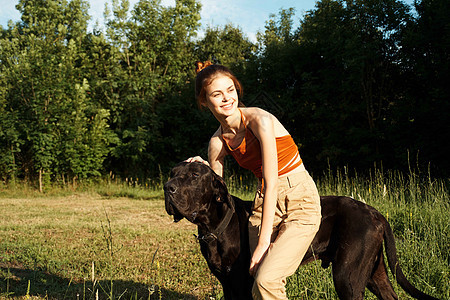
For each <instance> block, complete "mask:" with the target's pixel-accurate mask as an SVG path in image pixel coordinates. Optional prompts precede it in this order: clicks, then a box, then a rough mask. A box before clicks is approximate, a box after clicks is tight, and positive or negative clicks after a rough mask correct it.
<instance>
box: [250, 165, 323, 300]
mask: <svg viewBox="0 0 450 300" xmlns="http://www.w3.org/2000/svg"><path fill="white" fill-rule="evenodd" d="M263 199H264V194H263V192H262V191H261V188H259V189H258V191H257V193H256V196H255V200H254V203H253V215H252V216H250V220H249V240H250V250H251V252H252V253H253V251H254V250H255V248H256V245H257V243H258V236H259V230H260V226H261V217H262V202H263ZM320 220H321V209H320V198H319V193H318V192H317V188H316V185H315V183H314V181H313V179H312V178H311V176H310V175H309V173H308V172H307V171H302V172H300V173H295V174H293V175H292V176H284V177H283V176H282V177H279V178H278V199H277V206H276V211H275V220H274V224H273V233H272V243H271V245H270V247H269V250H268V252H267V254H266V256H265V257H264V259H263V261H262V262H261V264H260V265H259V268H258V271H257V273H256V275H255V283H254V285H253V290H252V294H253V299H287V297H286V288H285V285H286V278H287V277H288V276H290V275H292V274H294V272H295V271H296V270H297V268H298V266H299V265H300V263H301V261H302V259H303V256H304V255H305V253H306V251H307V250H308V248H309V246H310V244H311V242H312V240H313V239H314V236H315V234H316V232H317V231H318V230H319V226H320Z"/></svg>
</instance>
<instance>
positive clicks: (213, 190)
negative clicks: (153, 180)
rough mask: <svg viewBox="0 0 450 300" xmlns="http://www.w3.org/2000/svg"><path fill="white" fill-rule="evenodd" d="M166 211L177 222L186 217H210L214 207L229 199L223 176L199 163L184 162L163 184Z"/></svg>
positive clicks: (176, 167)
mask: <svg viewBox="0 0 450 300" xmlns="http://www.w3.org/2000/svg"><path fill="white" fill-rule="evenodd" d="M164 196H165V206H166V212H167V213H168V214H169V215H172V216H173V219H174V221H175V222H178V221H180V220H181V219H183V218H186V219H187V220H188V221H190V222H192V223H200V222H202V221H203V220H204V218H208V216H209V214H210V213H211V211H213V210H214V209H213V207H212V206H215V205H217V204H220V203H224V202H227V201H228V200H229V197H230V196H229V194H228V189H227V187H226V185H225V182H224V181H223V179H222V177H220V176H219V175H217V174H216V173H215V172H214V171H213V170H212V169H211V168H210V167H208V166H207V165H205V164H203V163H199V162H192V163H187V162H182V163H180V164H178V165H177V166H175V167H174V168H173V169H172V171H171V174H170V180H169V181H167V183H166V184H165V185H164Z"/></svg>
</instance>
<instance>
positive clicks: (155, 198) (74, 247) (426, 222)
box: [0, 170, 450, 299]
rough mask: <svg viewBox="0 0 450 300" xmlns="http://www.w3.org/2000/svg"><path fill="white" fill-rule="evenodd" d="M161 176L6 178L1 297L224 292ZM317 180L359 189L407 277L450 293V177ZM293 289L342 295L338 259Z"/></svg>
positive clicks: (248, 189) (309, 269)
mask: <svg viewBox="0 0 450 300" xmlns="http://www.w3.org/2000/svg"><path fill="white" fill-rule="evenodd" d="M163 181H164V180H160V182H159V183H158V182H157V183H150V184H148V183H138V182H136V181H133V182H130V181H128V182H125V183H123V184H122V183H117V182H111V181H110V180H109V181H105V182H102V183H96V184H85V185H80V186H78V187H77V188H76V189H74V188H69V187H52V188H51V189H48V190H47V191H46V193H45V194H40V193H38V192H36V190H35V189H33V187H29V186H27V185H17V184H16V185H14V186H0V211H1V217H0V299H5V298H8V299H9V298H11V299H96V297H97V295H98V299H220V297H221V288H220V285H219V284H218V282H217V280H216V279H215V278H214V277H213V276H212V275H211V274H210V272H209V271H208V268H207V266H206V262H205V260H204V259H203V257H202V256H201V254H200V251H199V245H198V243H197V241H196V240H195V238H194V236H193V234H194V233H196V228H195V226H194V225H192V224H190V223H189V222H187V221H185V220H183V221H181V222H179V223H173V221H172V219H171V218H170V217H169V216H168V215H167V214H166V212H165V210H164V200H163V194H162V190H161V182H163ZM227 181H228V183H229V188H230V191H231V192H232V193H233V194H235V195H238V196H239V197H241V198H243V199H246V200H251V199H252V198H253V189H254V182H251V183H250V184H246V183H245V182H247V180H245V179H242V178H240V177H236V176H235V177H229V178H228V179H227ZM317 184H318V187H319V191H320V193H321V194H322V195H326V194H328V195H329V194H339V195H347V196H352V197H354V198H355V199H357V200H360V201H364V202H366V203H367V204H370V205H372V206H374V207H376V208H377V209H378V210H379V211H380V212H382V213H383V214H384V215H385V216H387V217H388V219H389V222H390V224H391V226H392V228H393V230H394V233H395V236H396V238H397V248H398V253H399V259H400V263H401V266H402V268H403V270H404V273H405V274H406V276H407V278H408V279H409V280H410V281H411V282H412V283H413V284H414V285H415V286H417V287H418V288H419V289H421V290H423V291H425V292H427V293H429V294H432V295H433V296H435V297H438V298H440V299H449V298H450V275H449V273H450V267H449V261H450V256H449V236H450V230H449V216H450V215H449V197H448V185H449V182H448V180H431V179H429V178H425V179H423V178H422V179H421V178H419V177H418V176H416V175H414V174H410V175H408V176H403V175H401V174H399V173H395V172H385V173H382V172H379V171H376V172H373V174H370V175H368V176H364V177H363V176H359V175H355V174H353V175H352V176H350V175H349V174H348V173H347V172H346V171H345V170H344V171H343V172H335V173H334V174H332V173H328V174H325V175H324V176H322V177H321V178H320V179H318V180H317ZM392 282H394V281H392ZM394 288H395V290H396V291H397V293H398V294H399V296H400V299H409V296H407V295H406V294H405V293H404V292H403V290H402V289H401V288H400V287H399V286H398V285H396V284H394ZM287 291H288V295H289V298H290V299H336V298H337V296H336V294H335V291H334V288H333V283H332V279H331V276H330V268H329V269H327V270H323V269H322V268H321V267H320V263H312V264H309V265H307V266H305V267H302V268H300V269H299V270H298V271H297V273H296V274H294V275H293V276H291V277H290V278H289V279H288V284H287ZM366 296H367V299H375V297H373V295H372V294H371V293H370V292H367V293H366Z"/></svg>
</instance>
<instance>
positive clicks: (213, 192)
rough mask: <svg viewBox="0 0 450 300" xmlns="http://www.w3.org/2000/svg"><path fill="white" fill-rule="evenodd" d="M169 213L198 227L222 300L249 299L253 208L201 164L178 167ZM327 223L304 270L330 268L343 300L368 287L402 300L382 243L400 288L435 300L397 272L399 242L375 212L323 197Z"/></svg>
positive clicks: (168, 188)
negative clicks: (316, 264) (317, 265)
mask: <svg viewBox="0 0 450 300" xmlns="http://www.w3.org/2000/svg"><path fill="white" fill-rule="evenodd" d="M164 194H165V207H166V211H167V213H168V214H169V215H173V218H174V221H175V222H178V221H180V220H181V219H183V218H186V219H187V220H188V221H190V222H192V223H194V224H196V225H197V226H198V239H199V241H200V248H201V252H202V254H203V256H204V257H205V259H206V261H207V263H208V266H209V268H210V269H211V271H212V273H213V274H214V275H215V276H216V277H217V278H218V280H219V281H220V283H221V284H222V287H223V291H224V296H225V299H252V296H251V289H252V285H253V278H252V277H251V276H250V275H249V272H248V271H249V265H250V251H249V244H248V229H247V223H248V217H249V215H250V210H251V207H250V206H251V203H250V202H249V201H242V200H241V199H239V198H237V197H234V196H232V195H230V194H229V193H228V190H227V187H226V185H225V183H224V181H223V179H222V178H221V177H220V176H218V175H216V174H215V172H214V171H213V170H212V169H210V168H209V167H207V166H206V165H204V164H202V163H181V164H179V165H177V166H176V167H174V168H173V169H172V173H171V179H170V180H169V181H168V182H167V183H166V184H165V185H164ZM321 205H322V223H321V225H320V229H319V231H318V232H317V234H316V236H315V238H314V240H313V242H312V244H311V247H310V249H309V251H308V252H307V253H306V255H305V257H304V258H303V261H302V265H303V264H306V263H308V262H311V261H313V260H315V259H320V260H322V267H324V268H327V267H328V266H329V265H330V263H331V264H332V273H333V281H334V286H335V288H336V291H337V294H338V296H339V298H340V299H363V297H364V290H365V287H367V288H369V290H370V291H371V292H373V293H374V294H375V295H376V296H377V297H378V298H379V299H398V297H397V295H396V293H395V291H394V289H393V287H392V285H391V283H390V281H389V279H388V274H387V270H386V265H385V263H384V258H383V241H384V244H385V248H386V254H387V258H388V262H389V266H390V268H391V271H392V272H393V273H394V274H395V277H396V279H397V282H398V283H399V284H400V286H401V287H402V288H403V289H404V290H405V291H406V292H407V293H408V294H410V295H411V296H413V297H414V298H417V299H436V298H433V297H431V296H428V295H426V294H424V293H423V292H421V291H419V290H417V289H416V288H415V287H414V286H413V285H412V284H411V283H410V282H409V281H408V280H407V279H406V277H405V276H404V274H403V272H402V270H401V269H400V266H399V262H398V259H397V251H396V248H395V241H394V235H393V233H392V230H391V228H390V226H389V223H388V222H387V220H386V219H385V218H384V217H383V216H382V215H381V214H380V213H379V212H378V211H377V210H376V209H375V208H373V207H371V206H368V205H366V204H364V203H362V202H359V201H356V200H354V199H352V198H348V197H339V196H327V197H321Z"/></svg>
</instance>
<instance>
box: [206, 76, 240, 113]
mask: <svg viewBox="0 0 450 300" xmlns="http://www.w3.org/2000/svg"><path fill="white" fill-rule="evenodd" d="M205 92H206V106H207V107H208V108H209V109H210V110H211V112H212V113H213V114H219V115H224V116H231V115H232V114H233V113H234V112H235V111H236V109H237V107H238V100H239V99H238V94H237V91H236V87H235V86H234V82H233V80H232V79H231V78H230V77H228V76H225V75H219V76H217V77H216V78H214V80H213V81H212V82H211V84H210V85H208V86H207V87H206V88H205Z"/></svg>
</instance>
